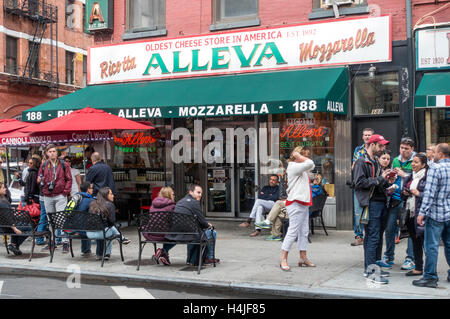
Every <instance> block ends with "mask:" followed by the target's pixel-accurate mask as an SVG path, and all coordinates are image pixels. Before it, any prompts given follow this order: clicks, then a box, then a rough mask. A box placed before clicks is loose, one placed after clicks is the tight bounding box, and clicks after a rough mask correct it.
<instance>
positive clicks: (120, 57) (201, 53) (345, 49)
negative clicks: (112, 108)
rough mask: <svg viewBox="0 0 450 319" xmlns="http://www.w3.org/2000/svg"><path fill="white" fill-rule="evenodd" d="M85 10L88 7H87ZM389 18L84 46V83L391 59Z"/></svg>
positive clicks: (144, 79)
mask: <svg viewBox="0 0 450 319" xmlns="http://www.w3.org/2000/svg"><path fill="white" fill-rule="evenodd" d="M87 12H88V11H87ZM391 42H392V41H391V18H390V16H381V17H369V18H349V19H342V20H339V21H333V22H324V21H321V22H317V23H311V24H301V25H293V26H285V27H279V28H264V29H254V30H250V31H245V32H226V33H214V34H207V35H201V36H195V37H178V38H174V39H167V40H152V41H139V42H133V43H129V42H127V43H121V44H116V45H106V46H97V47H92V48H90V49H89V54H88V56H89V70H88V81H89V84H106V83H115V82H128V81H146V80H156V79H168V78H180V77H195V76H207V75H220V74H230V73H244V72H258V71H267V70H283V69H292V68H309V67H321V66H335V65H348V64H360V63H376V62H386V61H391V51H392V47H391Z"/></svg>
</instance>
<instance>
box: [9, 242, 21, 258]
mask: <svg viewBox="0 0 450 319" xmlns="http://www.w3.org/2000/svg"><path fill="white" fill-rule="evenodd" d="M8 250H10V251H11V252H12V253H13V254H14V255H16V256H19V255H22V252H21V251H20V249H19V248H17V246H16V245H14V244H9V245H8Z"/></svg>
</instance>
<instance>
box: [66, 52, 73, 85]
mask: <svg viewBox="0 0 450 319" xmlns="http://www.w3.org/2000/svg"><path fill="white" fill-rule="evenodd" d="M74 56H75V55H74V53H73V52H70V51H66V83H67V84H73V81H74V72H73V64H74Z"/></svg>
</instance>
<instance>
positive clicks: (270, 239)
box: [266, 235, 282, 241]
mask: <svg viewBox="0 0 450 319" xmlns="http://www.w3.org/2000/svg"><path fill="white" fill-rule="evenodd" d="M266 240H269V241H281V240H282V239H281V236H274V235H270V236H269V237H267V238H266Z"/></svg>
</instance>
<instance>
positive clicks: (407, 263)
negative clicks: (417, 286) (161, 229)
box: [400, 259, 416, 270]
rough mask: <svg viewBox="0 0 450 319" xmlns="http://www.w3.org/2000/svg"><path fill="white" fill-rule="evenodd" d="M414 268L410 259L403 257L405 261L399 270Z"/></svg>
mask: <svg viewBox="0 0 450 319" xmlns="http://www.w3.org/2000/svg"><path fill="white" fill-rule="evenodd" d="M415 268H416V265H415V264H414V262H413V261H412V260H411V259H405V262H404V263H403V265H402V266H401V267H400V269H401V270H413V269H415Z"/></svg>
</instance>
